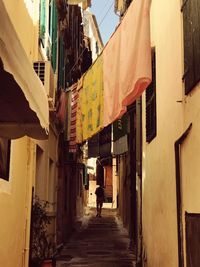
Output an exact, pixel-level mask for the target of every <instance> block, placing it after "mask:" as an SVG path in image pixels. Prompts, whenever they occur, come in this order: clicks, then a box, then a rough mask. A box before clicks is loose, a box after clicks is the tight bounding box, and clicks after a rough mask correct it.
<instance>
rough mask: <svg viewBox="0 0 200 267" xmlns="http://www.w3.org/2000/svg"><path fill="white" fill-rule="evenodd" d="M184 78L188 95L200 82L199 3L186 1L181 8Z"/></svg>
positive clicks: (193, 0) (196, 0)
mask: <svg viewBox="0 0 200 267" xmlns="http://www.w3.org/2000/svg"><path fill="white" fill-rule="evenodd" d="M182 10H183V27H184V76H183V79H184V81H185V93H186V94H188V93H189V92H190V91H191V90H192V88H193V87H194V86H195V85H196V84H197V83H198V82H199V80H200V64H199V62H200V12H199V10H200V1H199V0H188V1H186V2H185V4H184V6H183V9H182Z"/></svg>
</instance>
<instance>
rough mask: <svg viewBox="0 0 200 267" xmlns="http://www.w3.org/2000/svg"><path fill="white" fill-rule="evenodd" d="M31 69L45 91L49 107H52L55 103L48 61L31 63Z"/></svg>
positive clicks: (52, 78)
mask: <svg viewBox="0 0 200 267" xmlns="http://www.w3.org/2000/svg"><path fill="white" fill-rule="evenodd" d="M33 68H34V70H35V72H36V74H37V75H38V76H39V78H40V80H41V82H42V83H43V85H44V88H45V90H46V93H47V96H48V99H49V106H50V107H53V106H54V103H55V86H54V73H53V69H52V66H51V62H50V61H36V62H34V63H33Z"/></svg>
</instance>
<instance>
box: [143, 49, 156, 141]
mask: <svg viewBox="0 0 200 267" xmlns="http://www.w3.org/2000/svg"><path fill="white" fill-rule="evenodd" d="M156 128H157V123H156V55H155V50H153V52H152V82H151V84H150V85H149V86H148V88H147V89H146V141H147V142H151V140H153V138H154V137H155V136H156V131H157V129H156Z"/></svg>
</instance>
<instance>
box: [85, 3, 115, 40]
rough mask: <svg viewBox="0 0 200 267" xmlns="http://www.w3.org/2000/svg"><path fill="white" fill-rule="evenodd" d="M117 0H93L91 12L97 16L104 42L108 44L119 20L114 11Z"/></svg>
mask: <svg viewBox="0 0 200 267" xmlns="http://www.w3.org/2000/svg"><path fill="white" fill-rule="evenodd" d="M114 2H115V0H92V5H91V9H90V10H91V12H92V13H93V14H94V15H95V16H96V19H97V23H98V25H99V30H100V33H101V37H102V40H103V43H104V44H106V43H107V41H108V40H109V38H110V36H111V35H112V33H113V32H114V31H115V28H116V26H117V25H118V22H119V17H118V16H117V15H116V14H115V12H114Z"/></svg>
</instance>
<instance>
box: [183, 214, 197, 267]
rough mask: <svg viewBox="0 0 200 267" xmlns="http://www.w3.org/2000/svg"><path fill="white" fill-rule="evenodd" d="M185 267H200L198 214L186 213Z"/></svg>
mask: <svg viewBox="0 0 200 267" xmlns="http://www.w3.org/2000/svg"><path fill="white" fill-rule="evenodd" d="M185 222H186V258H187V267H199V266H200V214H194V213H186V214H185Z"/></svg>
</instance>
